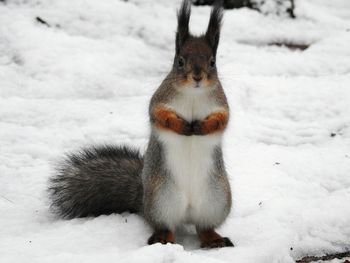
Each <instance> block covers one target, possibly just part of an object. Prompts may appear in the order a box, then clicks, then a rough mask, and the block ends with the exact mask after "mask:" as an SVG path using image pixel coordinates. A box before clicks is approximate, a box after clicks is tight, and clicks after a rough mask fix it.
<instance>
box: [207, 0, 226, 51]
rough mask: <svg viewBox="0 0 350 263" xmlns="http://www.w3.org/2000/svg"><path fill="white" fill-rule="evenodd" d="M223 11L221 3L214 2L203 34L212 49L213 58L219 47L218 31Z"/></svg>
mask: <svg viewBox="0 0 350 263" xmlns="http://www.w3.org/2000/svg"><path fill="white" fill-rule="evenodd" d="M223 10H224V9H223V7H222V1H216V2H215V4H214V6H213V9H212V10H211V13H210V19H209V24H208V29H207V32H206V33H205V37H206V39H207V40H208V42H209V45H210V46H211V48H212V49H213V53H214V56H216V50H217V48H218V45H219V39H220V29H221V24H222V17H223V14H224V12H223Z"/></svg>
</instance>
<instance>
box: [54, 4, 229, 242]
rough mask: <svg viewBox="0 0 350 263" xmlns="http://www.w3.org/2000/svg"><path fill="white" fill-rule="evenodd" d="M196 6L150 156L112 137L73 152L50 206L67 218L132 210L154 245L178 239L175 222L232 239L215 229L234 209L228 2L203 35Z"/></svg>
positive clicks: (163, 94)
mask: <svg viewBox="0 0 350 263" xmlns="http://www.w3.org/2000/svg"><path fill="white" fill-rule="evenodd" d="M190 14H191V4H190V2H189V1H188V0H184V1H183V2H182V4H181V7H180V9H179V10H178V13H177V20H178V27H177V32H176V40H175V46H176V48H175V58H174V62H173V67H172V70H171V71H170V73H169V74H168V75H167V77H166V78H165V79H164V80H163V82H162V83H161V85H160V87H159V88H158V89H157V90H156V92H155V93H154V95H153V97H152V98H151V101H150V105H149V120H150V124H151V125H150V126H151V134H150V139H149V142H148V147H147V150H146V152H145V154H144V156H141V154H140V153H139V151H138V150H136V149H133V148H131V147H127V146H113V145H111V146H99V147H91V148H85V149H82V150H81V151H80V152H78V153H75V154H69V155H68V156H67V157H66V158H65V159H64V161H63V162H62V163H61V164H60V165H59V168H58V169H57V172H56V173H55V175H54V176H53V177H51V178H50V186H49V196H50V200H51V207H52V208H53V210H54V212H56V213H58V214H59V215H60V216H62V217H63V218H74V217H86V216H98V215H101V214H111V213H122V212H125V211H128V212H132V213H139V214H140V215H142V216H143V217H144V218H145V220H146V221H147V223H148V224H149V225H150V226H151V227H152V228H153V231H154V232H153V234H152V235H151V236H150V237H149V239H148V244H150V245H151V244H154V243H162V244H166V243H175V235H174V233H175V230H176V228H178V227H179V226H181V225H182V224H184V223H189V224H193V225H194V226H195V228H196V231H197V234H198V237H199V239H200V242H201V245H200V246H201V247H202V248H217V247H229V246H233V244H232V242H231V241H230V239H229V238H227V237H222V236H220V235H219V234H218V233H217V232H215V230H214V229H215V228H217V227H218V226H220V225H221V224H222V223H223V222H224V220H225V219H226V217H227V216H228V214H229V212H230V209H231V190H230V184H229V181H228V178H227V173H226V170H225V165H224V160H223V153H222V148H221V144H222V136H223V132H224V130H225V128H226V127H227V124H228V120H229V106H228V103H227V99H226V96H225V93H224V90H223V88H222V86H221V83H220V81H219V78H218V73H217V68H216V52H217V48H218V44H219V37H220V29H221V23H222V17H223V8H222V6H221V5H219V4H215V5H214V6H213V8H212V10H211V13H210V19H209V24H208V28H207V31H206V33H205V34H203V35H201V36H193V35H191V34H190V32H189V20H190Z"/></svg>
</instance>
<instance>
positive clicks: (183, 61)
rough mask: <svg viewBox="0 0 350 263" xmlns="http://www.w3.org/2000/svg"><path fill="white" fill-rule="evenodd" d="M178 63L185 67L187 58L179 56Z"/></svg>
mask: <svg viewBox="0 0 350 263" xmlns="http://www.w3.org/2000/svg"><path fill="white" fill-rule="evenodd" d="M177 65H178V66H179V68H183V67H184V66H185V60H184V58H183V57H179V59H178V60H177Z"/></svg>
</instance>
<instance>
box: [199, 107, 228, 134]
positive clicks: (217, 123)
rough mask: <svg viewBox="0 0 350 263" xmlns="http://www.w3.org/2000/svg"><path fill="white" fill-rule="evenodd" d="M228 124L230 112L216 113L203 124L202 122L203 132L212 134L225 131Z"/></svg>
mask: <svg viewBox="0 0 350 263" xmlns="http://www.w3.org/2000/svg"><path fill="white" fill-rule="evenodd" d="M227 122H228V112H226V111H222V112H215V113H213V114H211V115H209V116H208V117H207V118H206V119H205V120H204V121H203V122H202V132H203V133H204V134H211V133H214V132H219V131H223V130H224V129H225V128H226V126H227Z"/></svg>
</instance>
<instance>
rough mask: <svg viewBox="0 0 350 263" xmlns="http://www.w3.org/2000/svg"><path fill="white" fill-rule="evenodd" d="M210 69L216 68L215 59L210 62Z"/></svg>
mask: <svg viewBox="0 0 350 263" xmlns="http://www.w3.org/2000/svg"><path fill="white" fill-rule="evenodd" d="M210 67H212V68H214V67H215V60H214V59H213V58H212V59H211V60H210Z"/></svg>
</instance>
